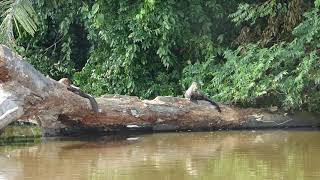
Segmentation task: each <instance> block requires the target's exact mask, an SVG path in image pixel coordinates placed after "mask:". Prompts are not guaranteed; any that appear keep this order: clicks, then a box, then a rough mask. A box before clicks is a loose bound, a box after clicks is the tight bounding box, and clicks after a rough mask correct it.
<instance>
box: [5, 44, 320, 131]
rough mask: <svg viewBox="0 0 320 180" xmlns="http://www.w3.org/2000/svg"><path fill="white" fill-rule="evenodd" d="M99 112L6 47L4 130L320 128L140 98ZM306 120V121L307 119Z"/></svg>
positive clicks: (107, 100) (275, 116)
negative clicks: (20, 124)
mask: <svg viewBox="0 0 320 180" xmlns="http://www.w3.org/2000/svg"><path fill="white" fill-rule="evenodd" d="M96 100H97V102H98V105H99V108H100V111H101V112H99V113H94V112H93V111H92V110H91V105H90V102H89V100H88V99H85V98H82V97H81V96H78V95H76V94H74V93H72V92H70V91H68V90H67V87H66V86H65V85H62V84H60V83H58V82H57V81H55V80H53V79H51V78H49V77H45V76H44V75H42V74H41V73H40V72H38V71H37V70H35V69H34V68H33V67H32V66H31V65H30V64H28V63H27V62H26V61H24V60H23V59H22V57H20V56H18V55H16V54H14V53H13V52H12V51H11V50H10V49H8V48H7V47H5V46H1V45H0V130H1V129H3V128H5V127H6V126H7V125H8V124H10V123H11V122H14V121H16V120H28V119H32V120H37V122H38V124H39V125H40V126H41V128H42V129H43V133H44V135H46V136H61V135H70V134H74V133H80V134H81V133H88V132H90V133H107V132H114V131H126V130H136V131H143V130H150V131H179V130H182V131H184V130H217V129H235V128H236V129H237V128H239V129H240V128H269V127H311V126H319V121H318V120H319V119H317V118H316V117H315V116H309V115H308V116H305V115H304V114H302V118H301V117H297V116H295V117H293V116H286V115H284V114H283V113H270V112H268V111H264V110H260V109H240V108H236V107H232V106H226V105H222V104H220V107H221V110H222V112H221V113H219V112H218V111H217V110H216V109H215V107H214V106H212V105H210V103H208V102H205V101H203V102H202V101H201V102H199V104H195V103H192V102H190V101H189V100H187V99H184V98H176V97H162V96H159V97H157V98H155V99H154V100H140V99H138V98H137V97H132V96H120V95H105V96H102V97H99V98H97V99H96ZM302 119H303V120H302Z"/></svg>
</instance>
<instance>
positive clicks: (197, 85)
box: [191, 81, 199, 89]
mask: <svg viewBox="0 0 320 180" xmlns="http://www.w3.org/2000/svg"><path fill="white" fill-rule="evenodd" d="M191 87H192V88H193V89H198V88H199V84H198V83H197V82H195V81H193V82H192V84H191Z"/></svg>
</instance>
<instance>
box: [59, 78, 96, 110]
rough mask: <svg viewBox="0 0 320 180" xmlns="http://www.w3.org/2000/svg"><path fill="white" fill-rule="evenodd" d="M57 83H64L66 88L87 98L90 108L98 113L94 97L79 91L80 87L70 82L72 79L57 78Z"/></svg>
mask: <svg viewBox="0 0 320 180" xmlns="http://www.w3.org/2000/svg"><path fill="white" fill-rule="evenodd" d="M59 83H61V84H64V85H66V86H67V89H68V90H69V91H71V92H73V93H75V94H77V95H79V96H81V97H84V98H87V99H89V101H90V104H91V107H92V110H93V111H94V112H95V113H98V112H99V108H98V103H97V101H96V100H95V99H94V97H92V96H91V95H89V94H86V93H84V92H82V91H81V89H80V88H79V87H77V86H74V85H73V84H72V81H71V80H70V79H68V78H62V79H60V80H59Z"/></svg>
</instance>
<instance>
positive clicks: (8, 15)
mask: <svg viewBox="0 0 320 180" xmlns="http://www.w3.org/2000/svg"><path fill="white" fill-rule="evenodd" d="M0 7H1V8H0V12H1V13H2V14H1V18H2V19H3V20H2V23H1V25H0V42H1V43H4V44H7V45H11V44H13V43H14V39H15V38H14V35H15V33H14V32H15V31H14V28H16V30H17V32H18V34H21V30H20V27H22V28H23V29H24V30H25V31H26V32H27V33H29V34H30V35H31V36H34V34H35V32H36V31H37V24H38V18H37V14H36V12H35V10H34V9H33V7H32V3H31V1H30V0H3V1H1V2H0Z"/></svg>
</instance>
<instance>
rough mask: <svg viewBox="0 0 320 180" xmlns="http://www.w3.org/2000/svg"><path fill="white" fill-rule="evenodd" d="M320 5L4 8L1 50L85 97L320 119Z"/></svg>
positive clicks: (157, 0)
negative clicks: (193, 96)
mask: <svg viewBox="0 0 320 180" xmlns="http://www.w3.org/2000/svg"><path fill="white" fill-rule="evenodd" d="M319 8H320V0H315V1H314V0H291V1H287V0H255V1H253V0H229V1H225V0H209V1H205V0H183V1H181V0H143V1H142V0H140V1H131V0H121V1H118V0H108V1H105V0H95V1H92V0H52V1H46V0H2V1H1V2H0V13H1V17H0V22H1V25H0V43H2V44H6V45H8V46H10V47H12V48H14V49H15V50H16V51H17V52H18V53H19V54H20V55H22V56H24V57H26V58H27V59H28V61H29V62H30V63H31V64H32V65H33V66H35V67H36V69H38V70H39V71H41V72H42V73H43V74H45V75H49V76H50V77H52V78H54V79H56V80H58V79H60V78H62V77H68V78H71V79H72V80H73V81H74V83H75V84H76V85H78V86H80V87H81V88H82V89H83V90H84V91H86V92H88V93H91V94H94V95H96V96H99V95H103V94H106V93H110V94H127V95H135V96H139V97H141V98H153V97H155V96H159V95H162V96H164V95H167V96H181V95H182V94H183V91H185V89H187V87H188V86H189V85H190V84H191V82H192V81H198V82H200V83H201V85H202V89H203V90H204V91H205V92H206V93H207V94H208V95H209V96H211V97H212V98H213V99H215V100H216V101H218V102H223V103H229V104H237V105H240V106H245V107H248V106H250V107H271V106H277V107H279V108H281V109H284V110H305V111H315V112H320V91H319V90H320V70H319V67H320V60H319V53H320V9H319Z"/></svg>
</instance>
